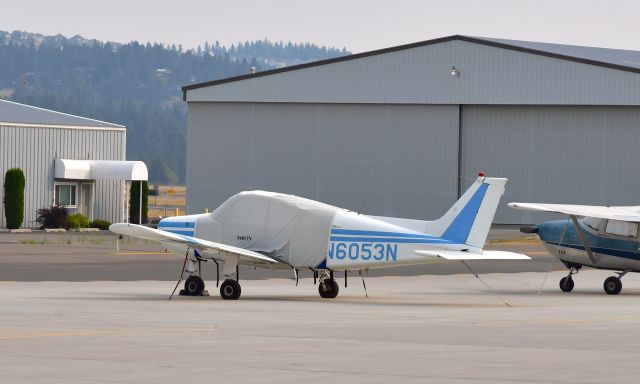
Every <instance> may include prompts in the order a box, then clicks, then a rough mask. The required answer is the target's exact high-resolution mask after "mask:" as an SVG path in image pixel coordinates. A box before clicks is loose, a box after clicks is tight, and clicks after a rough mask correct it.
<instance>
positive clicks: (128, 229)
mask: <svg viewBox="0 0 640 384" xmlns="http://www.w3.org/2000/svg"><path fill="white" fill-rule="evenodd" d="M109 230H110V231H111V232H114V233H117V234H120V235H125V236H132V237H138V238H141V239H146V240H152V241H158V242H162V243H174V244H182V245H186V246H188V247H190V248H192V249H198V250H201V251H210V252H214V253H217V254H219V255H221V256H226V255H229V254H231V255H236V256H239V257H240V258H245V259H249V260H251V261H254V262H255V261H259V262H263V263H264V262H268V263H274V264H277V263H279V262H278V261H277V260H274V259H272V258H270V257H268V256H265V255H263V254H261V253H258V252H254V251H250V250H248V249H243V248H239V247H234V246H231V245H226V244H222V243H216V242H213V241H209V240H203V239H199V238H197V237H192V236H186V235H179V234H176V233H171V232H167V231H163V230H160V229H154V228H149V227H145V226H142V225H137V224H129V223H116V224H111V226H109Z"/></svg>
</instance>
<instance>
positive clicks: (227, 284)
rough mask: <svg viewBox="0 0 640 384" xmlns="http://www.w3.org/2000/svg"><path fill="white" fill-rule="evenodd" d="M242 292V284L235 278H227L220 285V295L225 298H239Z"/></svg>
mask: <svg viewBox="0 0 640 384" xmlns="http://www.w3.org/2000/svg"><path fill="white" fill-rule="evenodd" d="M240 293H241V289H240V284H238V282H237V281H235V280H231V279H227V280H225V281H223V282H222V285H221V286H220V297H222V298H223V299H225V300H238V299H239V298H240Z"/></svg>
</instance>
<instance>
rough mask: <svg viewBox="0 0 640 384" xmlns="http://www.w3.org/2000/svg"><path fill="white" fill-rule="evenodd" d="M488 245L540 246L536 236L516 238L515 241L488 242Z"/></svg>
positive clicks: (499, 240)
mask: <svg viewBox="0 0 640 384" xmlns="http://www.w3.org/2000/svg"><path fill="white" fill-rule="evenodd" d="M487 243H488V244H491V245H495V244H542V242H541V241H540V238H538V236H525V237H517V238H515V239H498V240H489V241H488V242H487Z"/></svg>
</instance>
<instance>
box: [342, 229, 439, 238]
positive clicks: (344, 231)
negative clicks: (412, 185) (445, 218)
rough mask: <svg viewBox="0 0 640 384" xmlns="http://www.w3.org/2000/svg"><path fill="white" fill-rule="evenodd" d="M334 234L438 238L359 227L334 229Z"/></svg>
mask: <svg viewBox="0 0 640 384" xmlns="http://www.w3.org/2000/svg"><path fill="white" fill-rule="evenodd" d="M331 234H332V235H357V236H378V237H410V238H417V239H437V238H438V237H435V236H429V235H424V234H421V233H402V232H384V231H363V230H359V229H337V228H335V229H332V230H331Z"/></svg>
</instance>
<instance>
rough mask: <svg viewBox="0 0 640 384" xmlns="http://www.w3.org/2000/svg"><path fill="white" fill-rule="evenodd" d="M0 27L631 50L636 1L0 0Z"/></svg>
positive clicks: (185, 38)
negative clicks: (478, 39) (458, 37)
mask: <svg viewBox="0 0 640 384" xmlns="http://www.w3.org/2000/svg"><path fill="white" fill-rule="evenodd" d="M2 2H3V3H4V4H3V5H2V7H0V29H1V30H5V31H6V30H9V31H12V30H16V29H17V30H27V31H30V32H39V33H43V34H47V35H49V34H58V33H61V34H63V35H66V36H72V35H75V34H80V35H82V36H84V37H86V38H96V39H99V40H111V41H117V42H128V41H131V40H138V41H144V42H146V41H152V42H154V41H157V42H163V43H176V44H182V45H183V46H185V47H187V48H189V47H195V46H197V45H198V44H202V43H203V42H205V41H215V40H219V41H220V42H221V43H223V44H226V45H230V44H231V43H235V42H238V41H244V40H255V39H263V38H267V39H270V40H284V41H289V40H291V41H294V42H307V41H308V42H314V43H316V44H320V45H333V46H337V47H343V46H344V47H346V48H347V49H350V50H351V51H353V52H361V51H368V50H372V49H378V48H384V47H388V46H393V45H398V44H403V43H410V42H415V41H421V40H427V39H431V38H435V37H441V36H446V35H453V34H466V35H475V36H489V37H500V38H511V39H521V40H534V41H544V42H555V43H568V44H578V45H592V46H602V47H610V48H623V49H634V50H640V39H639V38H638V37H639V36H640V33H639V32H640V23H639V21H640V1H637V0H635V1H634V0H609V1H593V0H581V1H580V0H535V1H532V0H524V1H523V0H476V1H473V0H458V1H456V0H447V1H431V0H429V1H427V0H423V1H417V0H384V1H383V0H368V1H365V0H318V1H313V2H311V1H304V0H263V1H260V0H231V1H228V0H223V1H216V0H210V1H204V0H182V1H176V0H172V1H169V0H126V1H125V0H106V1H87V0H82V1H80V0H58V1H52V0H19V1H9V0H2Z"/></svg>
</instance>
